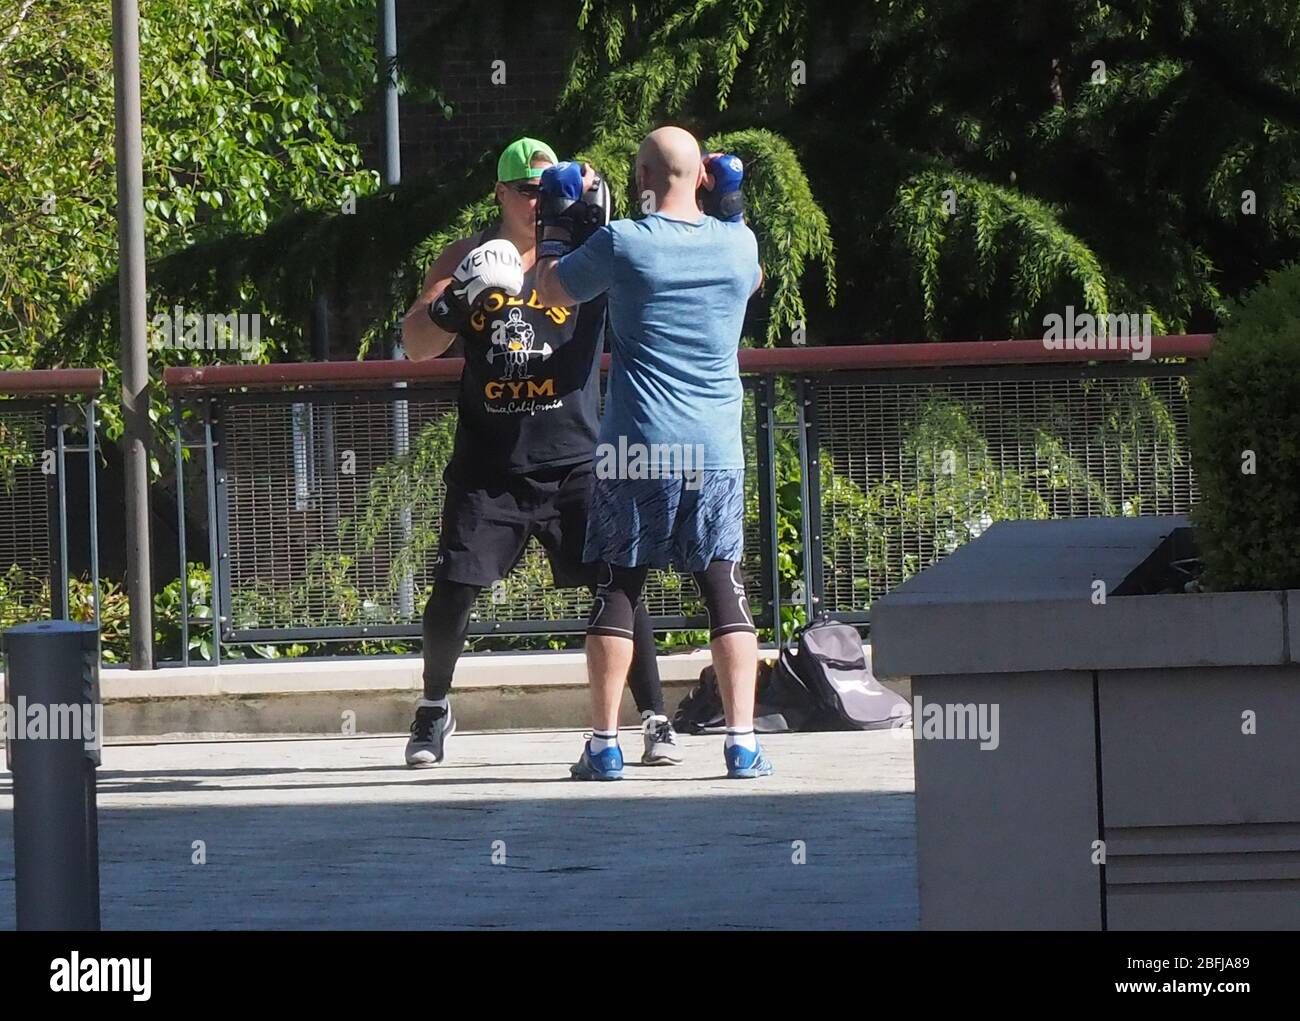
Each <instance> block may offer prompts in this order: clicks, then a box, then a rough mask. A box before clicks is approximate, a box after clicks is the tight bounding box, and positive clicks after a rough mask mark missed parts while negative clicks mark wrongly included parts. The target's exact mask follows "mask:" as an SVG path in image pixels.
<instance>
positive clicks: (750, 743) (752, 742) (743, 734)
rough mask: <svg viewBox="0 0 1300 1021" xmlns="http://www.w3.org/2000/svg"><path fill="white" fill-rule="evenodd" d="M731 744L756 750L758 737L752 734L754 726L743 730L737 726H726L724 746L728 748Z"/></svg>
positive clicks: (747, 749)
mask: <svg viewBox="0 0 1300 1021" xmlns="http://www.w3.org/2000/svg"><path fill="white" fill-rule="evenodd" d="M732 745H740V747H742V748H744V749H745V750H746V751H750V752H753V751H757V750H758V738H756V737H755V736H754V728H753V727H746V728H745V729H744V730H741V729H739V728H734V727H728V728H727V743H726V747H728V748H730V747H732Z"/></svg>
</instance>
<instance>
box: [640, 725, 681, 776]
mask: <svg viewBox="0 0 1300 1021" xmlns="http://www.w3.org/2000/svg"><path fill="white" fill-rule="evenodd" d="M641 733H642V736H643V737H644V738H645V754H643V755H642V756H641V764H642V765H643V766H675V765H677V764H678V763H679V762H681V761H682V750H681V749H680V748H678V747H677V735H676V734H675V733H674V732H673V725H672V723H670V722H669V721H668V717H666V716H647V717H646V721H645V723H643V724H642V725H641Z"/></svg>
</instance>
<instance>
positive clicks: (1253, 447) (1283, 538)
mask: <svg viewBox="0 0 1300 1021" xmlns="http://www.w3.org/2000/svg"><path fill="white" fill-rule="evenodd" d="M1190 415H1191V421H1190V425H1191V446H1192V463H1193V465H1194V466H1195V468H1196V474H1197V480H1198V482H1199V484H1200V503H1199V505H1198V506H1197V507H1196V509H1195V510H1194V511H1193V514H1192V519H1193V521H1194V523H1195V525H1196V541H1197V545H1198V546H1199V548H1200V552H1201V556H1202V559H1203V561H1204V564H1205V575H1204V578H1203V583H1204V585H1205V587H1207V588H1216V589H1223V590H1241V589H1288V588H1289V589H1294V588H1300V264H1293V265H1290V266H1286V267H1283V268H1282V269H1279V270H1276V271H1274V272H1273V273H1271V274H1270V275H1269V276H1268V278H1267V279H1266V280H1265V281H1264V283H1263V284H1261V285H1260V286H1259V287H1257V288H1256V289H1255V290H1254V291H1252V292H1251V293H1250V294H1249V295H1247V296H1246V297H1245V298H1244V299H1243V300H1242V302H1241V303H1240V304H1239V305H1235V306H1234V307H1233V308H1232V309H1231V316H1230V318H1229V321H1228V325H1227V326H1226V327H1225V328H1224V329H1223V330H1222V331H1221V332H1220V333H1219V335H1218V338H1217V339H1216V342H1215V346H1214V350H1213V352H1212V353H1211V355H1210V357H1209V359H1208V360H1207V362H1206V364H1205V365H1204V366H1203V367H1202V368H1201V369H1200V371H1199V372H1198V373H1197V374H1196V376H1195V377H1194V378H1193V382H1192V388H1191V398H1190Z"/></svg>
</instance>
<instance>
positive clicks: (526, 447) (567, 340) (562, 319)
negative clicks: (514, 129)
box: [402, 138, 681, 767]
mask: <svg viewBox="0 0 1300 1021" xmlns="http://www.w3.org/2000/svg"><path fill="white" fill-rule="evenodd" d="M557 162H558V160H557V158H556V155H555V152H554V150H552V149H551V147H550V146H548V145H547V144H546V143H545V142H541V141H538V140H537V139H534V138H520V139H518V140H517V141H515V142H512V143H511V144H510V145H509V146H507V147H506V149H505V151H504V152H503V153H502V154H501V157H500V159H499V160H498V161H497V185H496V202H497V205H498V207H499V208H500V218H499V220H498V221H497V222H496V223H494V224H492V225H491V226H489V227H487V228H486V229H485V230H482V231H480V232H478V233H477V234H474V235H473V236H471V237H468V238H464V239H462V240H460V241H456V242H453V243H452V244H451V245H449V246H448V247H447V248H446V250H445V251H443V252H442V254H441V255H439V256H438V258H437V260H436V261H435V262H434V264H433V266H432V267H431V268H430V270H429V273H428V275H427V277H426V278H425V282H424V287H423V289H422V290H421V292H420V295H419V297H418V298H416V300H415V303H414V304H413V305H412V306H411V309H410V311H409V312H407V314H406V317H405V319H404V320H403V321H402V340H403V342H404V345H405V347H406V353H407V356H408V357H410V358H411V359H412V360H414V361H423V360H424V359H427V358H435V357H437V356H438V355H440V354H442V353H443V352H444V351H446V350H447V349H448V348H449V347H450V346H451V345H452V343H453V342H454V341H455V340H456V339H457V338H460V340H461V342H462V345H463V347H464V352H465V368H464V371H463V372H462V374H461V382H460V395H459V416H458V420H457V424H456V439H455V444H454V448H453V452H452V457H451V460H450V462H449V463H448V465H447V468H446V470H445V472H444V474H443V479H444V482H445V483H446V489H447V495H446V499H445V501H444V504H443V519H442V528H441V531H440V535H439V541H440V546H439V556H438V564H437V570H436V573H435V577H434V586H433V593H432V595H431V596H430V597H429V601H428V603H427V604H426V606H425V609H424V697H423V698H421V699H420V700H419V702H418V703H417V706H416V712H415V722H414V723H412V725H411V739H410V741H409V742H407V746H406V762H407V764H408V765H410V766H414V767H421V766H432V765H435V764H437V763H438V762H441V761H442V759H443V757H444V755H445V742H446V739H447V738H448V737H449V736H450V735H451V734H452V733H453V732H454V730H455V726H456V724H455V717H454V716H453V714H452V712H451V704H450V700H449V693H450V690H451V683H452V673H453V671H454V670H455V666H456V661H457V660H458V658H459V657H460V654H461V651H462V650H463V649H464V647H465V637H466V635H467V634H468V631H469V619H470V613H471V611H472V608H473V605H474V601H475V600H476V598H477V597H478V595H479V593H480V591H481V590H482V589H483V588H485V587H488V586H491V585H492V584H493V583H494V582H496V581H497V580H498V579H501V578H504V577H505V576H506V575H508V574H509V573H510V571H511V570H512V569H513V567H514V566H515V564H516V563H517V562H518V561H519V559H520V558H521V557H522V556H523V554H524V550H525V548H526V547H527V545H528V542H529V540H530V538H532V537H534V536H535V537H536V538H537V539H538V541H539V542H540V543H541V544H542V547H543V548H544V549H545V550H546V552H547V555H548V557H549V559H550V563H551V574H552V577H553V578H554V580H555V584H556V585H557V587H561V588H570V587H578V586H582V587H587V588H589V589H592V590H594V585H595V568H594V565H592V566H588V565H586V564H584V563H583V545H584V540H585V537H586V528H587V507H588V502H589V499H590V491H591V483H592V477H593V475H592V460H593V458H594V456H595V448H596V432H597V422H598V419H599V413H600V355H601V353H602V351H603V350H604V340H605V322H606V314H605V298H604V297H603V296H602V297H600V298H598V299H596V300H595V301H591V302H587V303H585V304H582V305H578V306H575V307H569V308H559V307H553V306H548V305H545V304H543V303H542V302H541V301H540V300H538V297H537V291H536V288H535V281H534V275H535V269H534V266H535V263H536V253H535V246H536V222H537V193H538V183H537V182H538V178H540V177H541V176H542V173H543V171H545V170H546V168H547V167H550V166H553V165H554V164H555V163H557ZM635 632H636V633H635V639H634V646H635V652H634V656H633V662H632V666H631V669H630V671H629V676H628V680H629V684H630V687H631V688H632V693H633V696H634V698H635V700H636V703H637V708H638V709H639V710H640V711H641V715H642V720H643V730H644V735H645V754H644V756H643V760H642V761H644V762H645V763H647V764H652V765H657V764H670V763H675V762H679V761H681V759H680V755H679V753H678V749H677V746H676V742H675V741H674V739H673V732H672V724H671V723H669V722H668V719H667V717H666V716H665V715H664V711H663V709H664V707H663V692H662V689H661V687H660V682H659V672H658V664H657V661H656V658H655V643H654V632H653V630H652V628H651V624H650V617H649V614H648V612H646V611H645V610H644V607H643V609H642V613H641V614H640V616H638V618H637V619H636V621H635Z"/></svg>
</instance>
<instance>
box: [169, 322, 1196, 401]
mask: <svg viewBox="0 0 1300 1021" xmlns="http://www.w3.org/2000/svg"><path fill="white" fill-rule="evenodd" d="M1213 341H1214V335H1213V334H1210V333H1195V334H1188V335H1185V336H1172V337H1152V338H1151V355H1150V356H1151V357H1152V358H1205V357H1206V356H1208V355H1209V353H1210V347H1211V344H1212V343H1213ZM1131 359H1132V354H1131V353H1130V352H1128V351H1123V350H1114V351H1074V350H1059V351H1054V350H1049V349H1048V348H1046V347H1044V346H1043V342H1042V341H1041V340H978V341H953V342H948V343H942V344H855V345H843V346H832V347H782V348H745V349H744V350H742V351H741V352H740V370H741V372H745V373H751V374H757V375H774V374H778V373H820V372H836V371H845V370H853V369H903V368H943V367H945V366H957V365H1024V364H1030V363H1073V364H1077V363H1084V362H1094V361H1108V362H1113V361H1128V360H1131ZM602 364H603V368H605V369H608V368H609V356H608V355H606V356H605V357H604V361H603V363H602ZM463 365H464V361H463V359H460V358H435V359H432V360H431V361H427V362H406V361H370V362H357V361H336V362H280V363H276V364H273V365H180V366H172V367H171V368H168V369H165V370H164V371H163V384H164V385H165V386H166V388H167V389H168V390H172V391H202V390H229V389H233V388H236V387H256V388H267V387H271V388H277V387H291V386H314V387H328V388H341V387H355V386H383V385H385V384H392V383H402V382H406V383H428V382H454V381H456V380H458V379H460V373H461V368H462V366H463Z"/></svg>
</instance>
